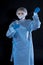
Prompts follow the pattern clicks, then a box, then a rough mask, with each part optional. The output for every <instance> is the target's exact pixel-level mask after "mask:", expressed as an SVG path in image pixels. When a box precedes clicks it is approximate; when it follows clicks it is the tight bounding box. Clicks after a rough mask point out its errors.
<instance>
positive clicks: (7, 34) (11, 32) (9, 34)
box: [6, 22, 16, 38]
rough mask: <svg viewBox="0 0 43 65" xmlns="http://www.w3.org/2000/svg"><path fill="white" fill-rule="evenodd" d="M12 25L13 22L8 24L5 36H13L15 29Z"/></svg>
mask: <svg viewBox="0 0 43 65" xmlns="http://www.w3.org/2000/svg"><path fill="white" fill-rule="evenodd" d="M13 25H14V22H12V23H11V24H10V25H9V28H8V30H7V32H6V36H7V37H9V38H12V37H13V36H14V34H15V33H16V30H15V29H14V28H13Z"/></svg>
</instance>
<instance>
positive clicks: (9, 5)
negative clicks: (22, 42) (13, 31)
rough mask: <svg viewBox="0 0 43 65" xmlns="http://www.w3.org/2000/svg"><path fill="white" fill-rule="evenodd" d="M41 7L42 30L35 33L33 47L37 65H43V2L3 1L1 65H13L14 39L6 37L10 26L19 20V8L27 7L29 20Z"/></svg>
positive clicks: (0, 42) (39, 0)
mask: <svg viewBox="0 0 43 65" xmlns="http://www.w3.org/2000/svg"><path fill="white" fill-rule="evenodd" d="M37 6H39V7H40V8H41V11H40V13H39V18H40V21H41V23H42V24H41V27H40V29H38V30H36V31H33V32H32V34H33V45H34V54H35V60H34V61H35V65H39V64H41V65H43V64H42V63H43V17H42V15H43V12H42V11H43V0H1V1H0V65H2V64H4V65H13V62H12V63H11V62H10V56H11V50H12V43H11V41H12V39H8V38H7V37H6V35H5V34H6V31H7V29H8V26H9V24H10V23H11V22H12V21H13V20H15V19H18V18H17V16H16V10H17V8H18V7H25V8H27V10H28V15H27V17H26V18H27V19H28V18H30V19H32V15H33V11H34V9H35V8H36V7H37Z"/></svg>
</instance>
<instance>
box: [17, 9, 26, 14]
mask: <svg viewBox="0 0 43 65" xmlns="http://www.w3.org/2000/svg"><path fill="white" fill-rule="evenodd" d="M17 13H25V12H24V11H22V10H19V11H18V12H17Z"/></svg>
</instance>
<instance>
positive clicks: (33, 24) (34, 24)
mask: <svg viewBox="0 0 43 65" xmlns="http://www.w3.org/2000/svg"><path fill="white" fill-rule="evenodd" d="M39 11H40V8H39V7H36V8H35V10H34V13H33V17H32V18H33V20H32V22H31V31H33V30H36V29H38V28H40V25H41V22H40V20H39V17H38V13H39Z"/></svg>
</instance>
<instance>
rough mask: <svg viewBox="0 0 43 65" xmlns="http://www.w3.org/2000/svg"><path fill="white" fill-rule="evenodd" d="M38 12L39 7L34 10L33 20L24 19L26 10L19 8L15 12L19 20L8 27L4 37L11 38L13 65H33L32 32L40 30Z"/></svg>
mask: <svg viewBox="0 0 43 65" xmlns="http://www.w3.org/2000/svg"><path fill="white" fill-rule="evenodd" d="M39 11H40V8H39V7H37V8H35V10H34V12H33V16H32V18H33V20H30V19H25V17H26V16H27V9H26V8H24V7H20V8H18V9H17V11H16V15H17V16H18V18H19V19H20V20H15V21H13V22H12V23H11V24H10V25H9V28H8V30H7V32H6V36H7V37H8V38H12V54H11V61H12V59H13V61H14V65H34V49H33V41H32V31H34V30H37V29H39V28H40V25H41V22H40V20H39V17H38V12H39Z"/></svg>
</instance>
